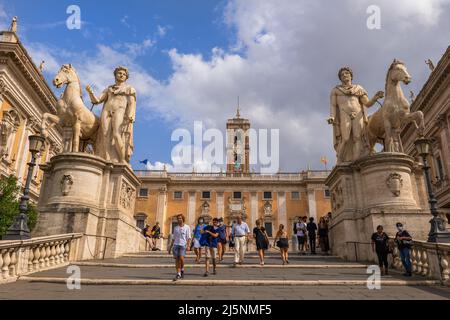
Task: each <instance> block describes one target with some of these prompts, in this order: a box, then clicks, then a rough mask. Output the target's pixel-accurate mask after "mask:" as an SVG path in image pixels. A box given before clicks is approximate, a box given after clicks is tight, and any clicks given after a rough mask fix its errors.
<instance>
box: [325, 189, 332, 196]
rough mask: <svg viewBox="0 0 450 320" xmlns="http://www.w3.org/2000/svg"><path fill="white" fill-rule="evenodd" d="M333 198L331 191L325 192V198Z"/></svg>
mask: <svg viewBox="0 0 450 320" xmlns="http://www.w3.org/2000/svg"><path fill="white" fill-rule="evenodd" d="M330 197H331V191H330V190H328V189H326V190H325V198H330Z"/></svg>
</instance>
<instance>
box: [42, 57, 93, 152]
mask: <svg viewBox="0 0 450 320" xmlns="http://www.w3.org/2000/svg"><path fill="white" fill-rule="evenodd" d="M53 85H54V86H55V87H57V88H61V87H62V86H63V85H66V89H65V90H64V93H63V94H62V96H61V99H60V100H58V102H57V104H56V107H57V112H58V114H57V115H54V114H51V113H46V114H44V116H43V119H42V124H41V132H42V135H43V136H47V135H48V129H49V128H50V127H52V126H54V125H55V124H57V123H59V124H60V125H61V126H63V127H72V128H73V139H72V146H71V147H69V149H70V150H65V151H69V152H80V151H84V149H85V147H86V146H87V144H88V143H93V142H94V141H95V136H96V134H97V131H98V127H99V119H98V117H96V116H95V115H94V113H93V112H92V111H90V110H89V109H88V108H87V107H86V106H85V104H84V102H83V99H82V91H81V83H80V79H79V77H78V75H77V72H76V70H75V68H74V67H73V66H72V65H71V64H65V65H63V66H62V67H61V69H60V71H59V72H58V74H57V75H56V77H55V78H54V79H53ZM47 120H49V122H50V124H47ZM80 141H81V142H82V144H81V148H80Z"/></svg>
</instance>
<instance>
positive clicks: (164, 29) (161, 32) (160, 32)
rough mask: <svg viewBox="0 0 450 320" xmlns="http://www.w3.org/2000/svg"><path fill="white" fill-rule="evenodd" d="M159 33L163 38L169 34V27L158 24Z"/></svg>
mask: <svg viewBox="0 0 450 320" xmlns="http://www.w3.org/2000/svg"><path fill="white" fill-rule="evenodd" d="M157 33H158V36H160V37H161V38H163V37H164V36H165V35H166V34H167V27H163V26H160V25H158V31H157Z"/></svg>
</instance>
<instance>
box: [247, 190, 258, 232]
mask: <svg viewBox="0 0 450 320" xmlns="http://www.w3.org/2000/svg"><path fill="white" fill-rule="evenodd" d="M250 217H251V218H250V219H251V221H250V223H249V224H248V225H249V227H250V229H251V230H253V228H254V227H256V225H255V222H256V220H257V219H258V192H256V191H252V192H251V193H250Z"/></svg>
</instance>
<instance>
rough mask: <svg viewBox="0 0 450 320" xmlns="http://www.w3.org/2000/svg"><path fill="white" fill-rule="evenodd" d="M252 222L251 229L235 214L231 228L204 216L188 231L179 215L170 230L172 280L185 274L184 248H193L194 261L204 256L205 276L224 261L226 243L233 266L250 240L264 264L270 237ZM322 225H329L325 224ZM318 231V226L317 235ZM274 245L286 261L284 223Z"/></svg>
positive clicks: (284, 262) (311, 223)
mask: <svg viewBox="0 0 450 320" xmlns="http://www.w3.org/2000/svg"><path fill="white" fill-rule="evenodd" d="M302 221H303V220H302ZM321 222H322V220H321ZM323 222H325V220H323ZM255 225H256V227H255V228H254V229H253V232H251V231H250V228H249V226H248V224H247V223H245V222H244V221H243V220H242V217H240V216H237V217H236V221H235V222H233V224H232V226H231V227H228V226H227V225H226V224H225V223H224V220H223V218H214V219H212V223H207V222H206V221H205V219H204V218H202V217H200V218H199V219H198V220H197V224H196V226H195V227H194V229H193V230H192V231H191V228H190V227H189V226H188V225H186V224H185V217H184V215H182V214H180V215H178V216H177V225H176V226H175V227H174V229H173V234H172V238H171V241H170V244H169V253H172V254H173V256H174V258H175V261H176V270H177V274H176V276H175V278H174V281H177V280H179V279H182V278H183V277H184V259H185V256H186V251H194V253H195V262H196V263H201V260H202V256H204V257H205V273H204V276H205V277H208V276H210V275H216V274H217V265H218V264H219V263H220V262H221V261H223V258H224V255H225V252H226V248H227V245H228V247H229V248H230V250H231V249H234V264H233V266H237V265H242V264H243V263H244V258H245V252H246V251H247V243H248V242H249V241H251V240H252V239H254V240H255V244H256V249H257V251H258V256H259V260H260V265H261V266H264V264H265V261H264V260H265V253H266V251H267V250H268V249H269V248H270V246H271V245H270V240H269V236H268V234H267V231H266V229H265V228H264V226H263V221H262V220H257V221H256V223H255ZM312 225H315V223H314V222H313V220H312V221H311V222H310V224H308V225H307V227H306V229H307V230H309V234H310V235H312V233H313V232H314V233H315V230H317V229H318V227H317V226H315V230H314V227H313V226H312ZM319 225H320V223H319ZM300 227H302V226H300ZM325 227H326V228H328V226H325ZM325 227H324V228H325ZM320 230H321V229H320V228H319V234H320ZM299 232H300V230H299ZM327 232H328V231H327ZM311 241H312V240H311V239H310V242H311ZM314 243H315V242H314ZM314 245H315V244H314ZM273 247H277V248H278V249H279V251H280V255H281V259H282V263H283V265H285V264H289V255H288V251H289V239H288V235H287V232H286V230H285V226H284V225H280V226H279V229H278V232H277V234H276V236H275V239H274V242H273ZM314 252H315V249H314Z"/></svg>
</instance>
